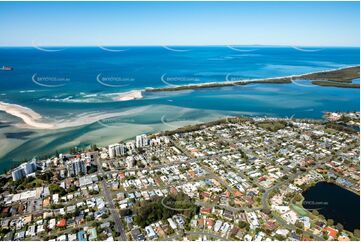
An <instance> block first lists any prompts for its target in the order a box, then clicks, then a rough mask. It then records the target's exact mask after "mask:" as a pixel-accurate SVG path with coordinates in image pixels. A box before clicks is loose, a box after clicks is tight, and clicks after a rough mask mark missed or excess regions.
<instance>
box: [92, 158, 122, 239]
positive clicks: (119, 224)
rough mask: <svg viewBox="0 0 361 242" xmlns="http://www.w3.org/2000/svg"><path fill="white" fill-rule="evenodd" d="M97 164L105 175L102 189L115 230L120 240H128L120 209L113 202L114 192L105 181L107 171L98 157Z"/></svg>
mask: <svg viewBox="0 0 361 242" xmlns="http://www.w3.org/2000/svg"><path fill="white" fill-rule="evenodd" d="M97 165H98V171H100V173H101V174H102V175H103V179H102V187H103V189H102V191H103V195H104V198H105V200H106V201H107V204H108V206H109V210H110V213H111V214H112V217H113V221H114V227H115V231H116V232H118V233H119V240H123V241H126V240H127V236H126V234H125V230H124V228H123V225H122V221H121V219H120V215H119V213H118V210H117V209H116V207H115V205H114V203H113V197H112V194H111V192H110V191H109V189H108V186H107V183H106V181H105V179H106V173H105V172H104V170H103V168H102V165H101V164H100V162H99V159H97Z"/></svg>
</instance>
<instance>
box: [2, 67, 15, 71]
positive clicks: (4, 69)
mask: <svg viewBox="0 0 361 242" xmlns="http://www.w3.org/2000/svg"><path fill="white" fill-rule="evenodd" d="M13 69H14V68H12V67H11V66H3V67H1V69H0V70H2V71H12V70H13Z"/></svg>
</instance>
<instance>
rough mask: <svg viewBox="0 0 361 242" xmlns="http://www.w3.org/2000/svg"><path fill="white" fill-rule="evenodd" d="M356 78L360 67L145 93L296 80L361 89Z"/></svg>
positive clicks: (153, 90)
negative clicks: (353, 81)
mask: <svg viewBox="0 0 361 242" xmlns="http://www.w3.org/2000/svg"><path fill="white" fill-rule="evenodd" d="M356 78H360V66H359V65H358V66H352V67H345V68H340V69H336V70H329V71H320V72H313V73H307V74H301V75H292V76H285V77H273V78H264V79H253V80H252V79H251V80H239V81H224V82H212V83H202V84H189V85H180V86H170V87H162V88H147V89H145V91H146V92H163V91H182V90H192V89H200V88H218V87H226V86H241V85H248V84H255V83H273V84H287V83H292V82H294V81H295V80H310V81H312V84H313V85H317V86H332V87H341V88H360V84H358V83H352V80H353V79H356Z"/></svg>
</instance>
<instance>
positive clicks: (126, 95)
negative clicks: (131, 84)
mask: <svg viewBox="0 0 361 242" xmlns="http://www.w3.org/2000/svg"><path fill="white" fill-rule="evenodd" d="M141 98H143V95H142V91H140V90H134V91H130V92H123V93H119V95H118V96H117V97H115V98H114V99H113V100H114V101H130V100H135V99H141Z"/></svg>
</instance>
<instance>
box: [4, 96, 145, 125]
mask: <svg viewBox="0 0 361 242" xmlns="http://www.w3.org/2000/svg"><path fill="white" fill-rule="evenodd" d="M145 109H147V106H144V107H139V108H135V109H130V110H126V111H123V112H112V113H88V114H87V115H82V116H80V117H76V118H74V119H72V120H58V121H56V122H55V121H47V122H46V121H45V120H43V117H42V116H41V115H40V114H39V113H37V112H35V111H34V110H32V109H30V108H27V107H24V106H21V105H17V104H11V103H5V102H1V101H0V111H4V112H6V113H8V114H10V115H12V116H15V117H18V118H20V119H21V120H22V121H23V122H24V123H25V126H26V128H33V129H44V130H54V129H62V128H71V127H77V126H82V125H86V124H91V123H94V122H96V121H99V120H102V119H107V118H114V117H119V116H124V115H129V114H133V113H137V112H142V111H144V110H145Z"/></svg>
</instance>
